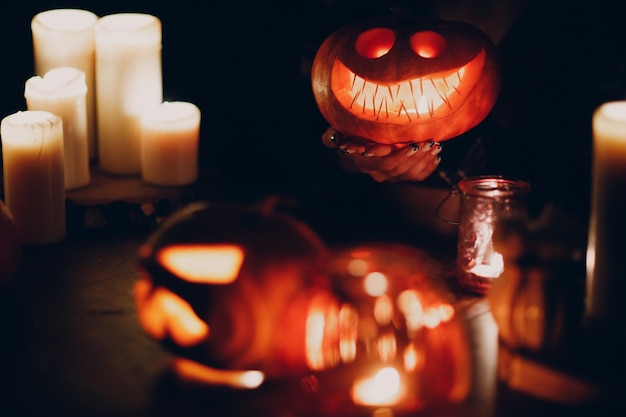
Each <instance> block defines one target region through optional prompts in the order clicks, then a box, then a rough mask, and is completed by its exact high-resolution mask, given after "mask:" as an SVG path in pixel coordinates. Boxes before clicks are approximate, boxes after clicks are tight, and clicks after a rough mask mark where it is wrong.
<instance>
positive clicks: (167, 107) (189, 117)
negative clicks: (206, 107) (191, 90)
mask: <svg viewBox="0 0 626 417" xmlns="http://www.w3.org/2000/svg"><path fill="white" fill-rule="evenodd" d="M141 128H142V133H141V174H142V178H143V180H144V181H146V182H148V183H152V184H156V185H171V186H175V185H185V184H190V183H192V182H194V181H195V180H196V179H197V178H198V146H199V139H200V109H198V107H197V106H196V105H194V104H192V103H187V102H183V101H174V102H165V103H162V104H161V105H160V106H157V107H155V108H154V109H151V110H149V111H146V112H145V113H144V114H143V115H142V119H141Z"/></svg>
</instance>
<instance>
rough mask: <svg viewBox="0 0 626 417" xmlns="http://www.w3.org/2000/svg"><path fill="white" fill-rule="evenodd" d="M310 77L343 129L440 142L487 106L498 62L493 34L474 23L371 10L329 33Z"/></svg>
mask: <svg viewBox="0 0 626 417" xmlns="http://www.w3.org/2000/svg"><path fill="white" fill-rule="evenodd" d="M311 81H312V89H313V94H314V97H315V100H316V103H317V105H318V108H319V110H320V112H321V114H322V116H323V117H324V118H325V119H326V121H327V122H328V123H329V124H330V125H331V126H332V127H333V128H335V129H337V130H338V131H340V132H342V133H343V134H346V135H348V136H351V137H356V138H362V139H366V140H370V141H373V142H377V143H384V144H395V143H406V142H421V141H425V140H434V141H437V142H440V141H444V140H448V139H452V138H454V137H457V136H459V135H461V134H463V133H465V132H467V131H468V130H470V129H471V128H473V127H475V126H476V125H478V124H479V123H480V122H481V121H482V120H483V119H484V118H485V117H486V116H487V115H488V114H489V112H490V111H491V109H492V107H493V105H494V103H495V101H496V99H497V96H498V93H499V91H500V65H499V61H498V58H497V54H496V51H495V46H494V44H493V42H492V41H491V40H490V39H489V38H488V37H487V35H485V34H484V33H483V32H481V31H480V30H479V29H477V28H475V27H474V26H472V25H469V24H466V23H462V22H453V21H421V20H420V21H418V20H413V19H403V18H400V17H390V18H376V19H371V20H366V21H361V22H356V23H352V24H348V25H346V26H344V27H342V28H339V29H338V30H336V31H335V32H334V33H332V34H331V35H330V36H329V37H328V38H326V40H325V41H324V42H323V43H322V45H321V46H320V47H319V49H318V51H317V54H316V56H315V59H314V61H313V65H312V69H311Z"/></svg>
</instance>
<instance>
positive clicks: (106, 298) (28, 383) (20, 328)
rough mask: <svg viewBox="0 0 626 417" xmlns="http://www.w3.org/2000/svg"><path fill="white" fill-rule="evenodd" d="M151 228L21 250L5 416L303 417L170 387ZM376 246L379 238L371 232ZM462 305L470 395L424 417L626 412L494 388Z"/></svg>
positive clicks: (474, 307) (481, 332) (490, 357)
mask: <svg viewBox="0 0 626 417" xmlns="http://www.w3.org/2000/svg"><path fill="white" fill-rule="evenodd" d="M168 192H171V190H170V191H168ZM203 197H204V196H203ZM167 198H169V196H168V197H167ZM174 198H179V196H174ZM148 200H154V196H153V195H150V196H148ZM127 203H128V204H131V205H132V204H136V205H137V204H138V205H139V206H141V205H142V204H143V202H142V201H133V202H127ZM78 205H79V206H81V207H83V206H82V205H84V202H79V204H78ZM74 209H76V207H74ZM83 209H84V207H83ZM129 210H131V211H132V209H129ZM79 211H80V210H79ZM87 211H88V210H87V209H85V210H83V211H81V213H82V214H84V213H85V212H87ZM295 212H298V213H302V214H303V215H304V216H305V217H306V216H307V215H308V214H310V213H312V212H315V210H310V209H309V210H304V211H298V209H297V206H296V210H295ZM307 213H308V214H307ZM318 214H319V213H318ZM321 217H324V219H325V220H323V221H321V220H320V222H319V223H315V222H314V223H315V226H316V227H319V228H320V229H323V230H321V231H320V232H321V234H322V235H323V237H326V236H330V235H331V234H332V232H331V231H332V230H335V231H336V230H338V229H337V224H336V223H335V224H328V223H327V220H328V217H327V216H326V217H325V216H321ZM313 219H314V217H310V218H308V219H307V220H313ZM125 221H126V220H125ZM340 223H341V221H340ZM343 223H344V224H345V220H344V221H343ZM150 227H151V226H146V223H145V222H143V223H142V222H139V227H136V228H133V227H130V226H128V225H126V224H125V225H124V227H117V228H116V227H109V226H107V227H103V228H100V229H98V228H86V229H85V230H74V229H73V230H72V231H71V232H70V233H68V236H67V238H66V239H65V240H63V241H62V242H59V243H57V244H53V245H47V246H40V247H25V248H24V250H23V254H22V260H21V265H20V270H19V273H18V275H17V276H16V277H15V279H14V280H13V282H12V283H11V285H10V286H8V287H7V288H3V289H2V290H0V329H1V331H2V335H1V336H0V344H1V345H0V346H1V347H2V350H1V351H0V355H1V359H0V381H1V385H0V416H2V417H10V416H31V415H37V416H41V415H44V416H45V415H62V416H65V417H68V416H77V417H78V416H84V417H90V416H102V417H105V416H111V417H159V416H164V417H165V416H231V417H237V416H268V417H296V416H300V415H304V413H303V410H295V409H293V408H292V407H288V406H286V404H287V402H286V401H285V399H284V397H283V395H284V393H283V392H282V391H281V390H280V389H278V388H276V387H272V386H269V387H263V386H262V388H261V389H258V390H255V391H230V390H225V389H218V388H211V387H198V386H189V385H186V384H182V383H181V382H180V381H178V380H176V378H174V377H172V375H171V374H170V373H169V371H168V364H169V360H170V359H171V356H170V355H169V354H168V353H167V352H166V351H164V350H163V349H162V348H161V346H160V345H159V344H158V343H156V342H155V341H153V340H152V339H150V338H149V337H148V336H147V335H146V334H145V333H144V331H143V330H142V329H141V327H140V325H139V322H138V319H137V312H136V309H135V305H134V302H133V298H132V286H133V284H134V282H135V281H136V280H137V279H138V276H139V275H138V274H139V273H138V269H137V264H136V260H137V250H138V247H139V245H140V244H141V243H142V242H143V241H144V240H145V239H146V237H147V235H148V234H149V232H150ZM152 227H154V226H152ZM350 227H351V226H349V225H346V229H345V230H346V233H353V232H354V231H355V230H357V228H354V229H353V230H350ZM77 229H80V227H78V228H77ZM362 233H363V236H365V235H366V232H362ZM369 235H375V231H374V230H373V229H370V233H369ZM381 235H382V234H381ZM351 236H356V239H359V238H360V236H358V234H356V235H355V234H352V235H351ZM338 240H341V238H339V239H338ZM441 245H442V246H441V247H442V248H444V249H445V248H451V247H453V246H450V245H453V242H452V241H451V240H449V239H448V240H445V239H444V241H443V243H442V244H441ZM432 247H435V246H434V244H433V246H432ZM459 303H460V308H462V309H464V311H465V312H466V313H467V314H468V318H469V319H468V324H469V328H470V329H471V331H472V334H473V337H472V348H473V351H474V352H473V354H472V355H473V360H474V362H475V367H476V370H477V371H476V372H475V374H474V381H473V387H472V390H471V393H470V396H469V397H468V399H467V400H466V401H464V402H463V403H461V404H450V405H443V406H438V407H436V408H433V409H428V410H425V411H423V412H421V413H418V415H424V416H430V415H433V416H434V415H437V416H441V415H446V416H481V417H482V416H484V417H487V416H494V417H495V416H498V417H499V416H502V417H511V416H513V417H514V416H529V415H532V416H538V415H546V416H547V415H555V413H558V415H580V416H583V415H585V416H586V415H597V413H598V412H599V411H603V412H605V413H606V412H607V410H613V409H614V408H615V407H624V408H623V410H624V409H626V406H624V400H621V399H619V400H617V401H611V402H606V401H604V400H602V401H597V402H596V401H594V402H591V403H584V404H561V403H559V402H554V401H550V400H542V399H539V398H537V397H536V396H535V395H532V394H529V393H528V392H520V391H518V390H514V389H511V388H510V387H509V386H507V385H505V384H503V383H502V382H501V381H498V379H497V377H496V367H497V357H498V353H497V352H498V341H497V332H496V330H494V325H493V322H492V320H493V319H492V318H491V314H490V312H489V310H488V308H487V306H486V303H485V301H484V299H481V298H479V297H473V296H468V295H466V296H463V297H460V298H459ZM620 360H621V359H620ZM540 375H544V374H540ZM605 415H608V414H605ZM622 415H623V414H622Z"/></svg>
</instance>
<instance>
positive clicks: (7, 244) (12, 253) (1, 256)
mask: <svg viewBox="0 0 626 417" xmlns="http://www.w3.org/2000/svg"><path fill="white" fill-rule="evenodd" d="M21 254H22V246H21V240H20V237H19V233H18V230H17V225H16V224H15V219H14V218H13V214H12V213H11V211H10V210H9V207H8V206H7V205H6V204H5V203H4V202H3V201H2V200H0V286H2V285H4V284H6V283H7V282H9V281H10V280H11V279H12V278H13V276H14V275H15V273H16V272H17V268H18V266H19V263H20V258H21Z"/></svg>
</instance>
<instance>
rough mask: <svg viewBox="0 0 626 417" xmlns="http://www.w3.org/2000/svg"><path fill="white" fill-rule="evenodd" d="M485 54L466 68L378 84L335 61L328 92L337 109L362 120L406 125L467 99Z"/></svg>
mask: <svg viewBox="0 0 626 417" xmlns="http://www.w3.org/2000/svg"><path fill="white" fill-rule="evenodd" d="M485 55H486V53H485V50H484V49H482V50H481V52H480V53H479V54H478V55H477V56H476V57H475V58H474V59H473V60H472V61H470V62H469V63H468V64H466V65H464V66H462V67H459V68H456V69H453V70H450V71H448V72H447V73H441V72H440V73H438V74H437V75H435V76H433V75H432V74H431V75H427V76H424V77H419V78H414V79H410V80H403V81H399V82H396V83H379V82H376V81H375V80H367V79H365V78H362V77H360V76H359V75H357V74H355V73H354V72H353V71H351V70H350V69H349V68H348V67H347V66H346V65H345V64H343V62H341V60H339V59H336V60H335V61H334V64H333V68H332V73H331V90H332V91H333V94H334V96H335V98H336V99H337V100H338V101H339V103H340V104H341V106H343V107H344V108H346V109H350V111H351V113H352V114H353V115H354V116H356V117H358V118H360V119H364V120H368V121H372V122H381V123H394V124H408V123H420V119H423V122H424V123H427V122H430V121H432V118H438V117H445V116H447V115H448V114H450V113H453V112H454V111H455V110H456V109H457V108H459V107H460V106H461V104H462V103H463V102H465V100H466V99H467V98H468V97H469V96H470V93H471V92H472V90H473V88H474V86H475V85H476V83H477V82H478V80H479V78H480V74H481V70H482V67H483V66H484V64H485Z"/></svg>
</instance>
